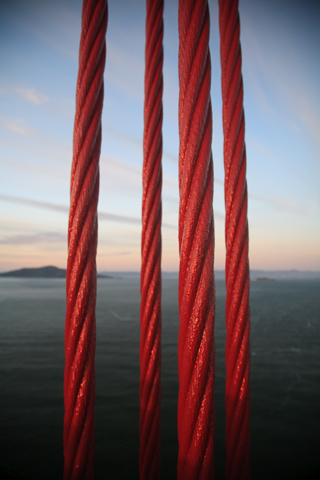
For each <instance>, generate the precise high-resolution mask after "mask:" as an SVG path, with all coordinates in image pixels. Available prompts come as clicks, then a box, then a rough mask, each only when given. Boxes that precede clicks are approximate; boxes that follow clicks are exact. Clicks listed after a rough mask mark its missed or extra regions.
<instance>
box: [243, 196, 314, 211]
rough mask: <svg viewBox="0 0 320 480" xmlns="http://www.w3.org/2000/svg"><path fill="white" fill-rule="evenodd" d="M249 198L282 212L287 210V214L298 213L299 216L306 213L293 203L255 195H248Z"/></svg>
mask: <svg viewBox="0 0 320 480" xmlns="http://www.w3.org/2000/svg"><path fill="white" fill-rule="evenodd" d="M249 198H252V199H254V200H258V201H259V202H264V203H268V204H269V205H273V206H274V207H276V208H277V209H283V210H287V211H289V212H294V213H300V214H305V213H306V210H305V209H304V208H301V207H299V206H298V205H295V204H294V203H291V202H287V201H285V200H279V199H277V198H270V197H264V196H261V195H256V194H253V193H250V194H249Z"/></svg>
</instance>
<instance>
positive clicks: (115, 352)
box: [0, 278, 320, 480]
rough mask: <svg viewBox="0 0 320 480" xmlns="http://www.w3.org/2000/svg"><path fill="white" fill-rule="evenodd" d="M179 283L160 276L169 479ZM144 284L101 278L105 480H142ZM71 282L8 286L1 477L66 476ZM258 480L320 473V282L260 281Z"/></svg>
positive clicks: (254, 425) (100, 475) (220, 446)
mask: <svg viewBox="0 0 320 480" xmlns="http://www.w3.org/2000/svg"><path fill="white" fill-rule="evenodd" d="M177 286H178V285H177V280H175V279H165V280H164V281H163V301H162V313H163V327H162V410H161V412H162V418H161V425H162V451H161V456H162V478H163V479H166V480H167V479H174V478H176V458H177V451H178V445H177V433H176V412H177V395H178V373H177V339H178V326H179V321H178V305H177ZM216 291H217V306H216V330H215V331H216V385H215V411H216V445H215V464H216V478H217V479H220V478H223V471H224V423H225V412H224V379H225V367H224V342H225V323H224V322H225V320H224V301H225V289H224V282H223V281H217V282H216ZM139 302H140V296H139V280H138V279H137V278H122V279H112V280H111V279H110V280H99V282H98V299H97V348H96V408H95V425H96V447H95V462H96V467H95V473H96V479H106V478H110V479H117V478H119V479H137V478H138V450H139V437H138V424H139V337H140V331H139ZM64 315H65V283H64V281H63V280H31V279H30V280H26V279H23V280H22V279H21V280H19V279H1V280H0V329H1V330H0V385H1V387H0V388H1V390H0V478H1V479H6V478H8V479H26V480H28V479H34V480H38V479H39V480H40V479H41V480H42V479H52V480H53V479H58V478H61V477H62V468H63V453H62V425H63V413H64V412H63V368H64V351H63V341H64ZM251 353H252V357H251V467H252V478H253V479H259V480H260V479H261V480H263V479H270V478H273V479H308V478H309V479H311V478H314V479H315V478H320V455H319V452H320V283H319V281H315V280H314V281H308V280H304V281H301V280H300V281H294V280H292V281H284V280H279V281H276V282H252V283H251Z"/></svg>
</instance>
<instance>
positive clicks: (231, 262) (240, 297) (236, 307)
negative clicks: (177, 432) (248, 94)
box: [219, 0, 250, 480]
mask: <svg viewBox="0 0 320 480" xmlns="http://www.w3.org/2000/svg"><path fill="white" fill-rule="evenodd" d="M219 27H220V38H221V43H220V56H221V75H222V77H221V85H222V100H223V133H224V167H225V205H226V224H225V236H226V267H225V268H226V287H227V299H226V327H227V339H226V389H225V395H226V396H225V404H226V478H227V479H228V480H229V479H237V480H239V479H243V480H247V479H249V478H250V463H249V462H250V459H249V456H250V429H249V413H250V399H249V393H250V392H249V374H250V350H249V336H250V308H249V281H250V280H249V261H248V221H247V183H246V149H245V142H244V129H245V127H244V110H243V83H242V74H241V47H240V22H239V13H238V0H219Z"/></svg>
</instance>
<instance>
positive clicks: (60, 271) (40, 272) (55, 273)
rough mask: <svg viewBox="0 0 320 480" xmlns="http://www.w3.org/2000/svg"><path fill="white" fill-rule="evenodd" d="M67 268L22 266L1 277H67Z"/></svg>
mask: <svg viewBox="0 0 320 480" xmlns="http://www.w3.org/2000/svg"><path fill="white" fill-rule="evenodd" d="M66 273H67V271H66V269H65V268H57V267H53V266H51V265H50V266H48V267H40V268H21V269H20V270H12V271H11V272H5V273H0V277H7V278H8V277H12V278H66ZM98 278H111V275H100V274H99V275H98Z"/></svg>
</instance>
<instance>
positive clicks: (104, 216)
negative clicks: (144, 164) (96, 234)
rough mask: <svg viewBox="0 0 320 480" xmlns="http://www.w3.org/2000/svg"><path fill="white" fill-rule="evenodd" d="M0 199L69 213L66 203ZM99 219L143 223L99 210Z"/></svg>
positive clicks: (10, 197) (9, 196) (171, 227)
mask: <svg viewBox="0 0 320 480" xmlns="http://www.w3.org/2000/svg"><path fill="white" fill-rule="evenodd" d="M0 201H3V202H10V203H16V204H18V205H24V206H25V205H28V206H30V207H35V208H41V209H43V210H51V211H54V212H61V213H68V212H69V208H68V207H67V206H66V205H59V204H56V203H49V202H42V201H39V200H31V199H30V198H22V197H14V196H11V195H0ZM98 217H99V220H108V221H112V222H120V223H127V224H134V225H141V219H140V218H136V217H128V216H125V215H117V214H113V213H108V212H101V211H99V212H98ZM162 226H163V227H165V228H169V229H176V228H177V227H176V226H173V225H170V224H167V223H163V224H162Z"/></svg>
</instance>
